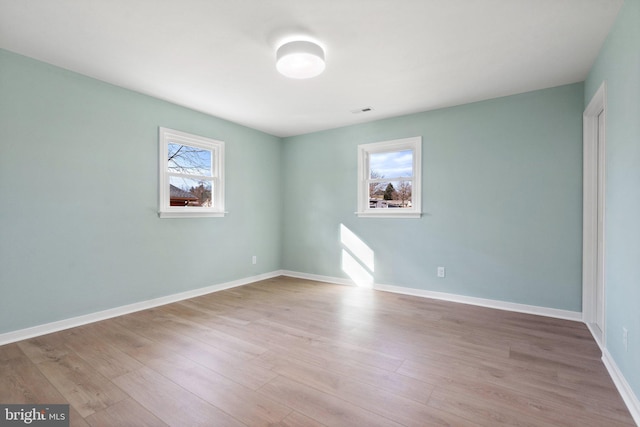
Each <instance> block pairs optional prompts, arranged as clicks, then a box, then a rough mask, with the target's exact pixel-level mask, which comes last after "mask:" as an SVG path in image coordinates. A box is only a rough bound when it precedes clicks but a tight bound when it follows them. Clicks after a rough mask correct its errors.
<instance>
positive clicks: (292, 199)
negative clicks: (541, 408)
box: [283, 83, 584, 311]
mask: <svg viewBox="0 0 640 427" xmlns="http://www.w3.org/2000/svg"><path fill="white" fill-rule="evenodd" d="M583 97H584V93H583V85H582V84H581V83H580V84H574V85H569V86H562V87H558V88H553V89H547V90H542V91H536V92H531V93H526V94H522V95H517V96H510V97H505V98H500V99H494V100H490V101H485V102H479V103H474V104H468V105H464V106H460V107H454V108H449V109H443V110H438V111H431V112H425V113H420V114H414V115H409V116H404V117H398V118H394V119H388V120H380V121H376V122H372V123H367V124H363V125H357V126H350V127H345V128H341V129H335V130H330V131H325V132H318V133H313V134H308V135H302V136H297V137H291V138H286V139H284V141H283V144H284V147H283V166H284V168H285V169H284V189H283V194H284V209H283V215H284V219H285V220H284V225H283V235H284V238H283V267H284V268H285V269H287V270H293V271H298V272H304V273H312V274H319V275H326V276H333V277H347V276H346V274H345V273H344V272H343V271H342V268H341V243H340V236H339V228H340V224H344V225H345V226H346V227H348V228H349V229H350V230H351V231H353V232H354V233H355V234H356V235H357V236H359V237H360V239H362V240H363V241H364V242H365V243H366V244H367V245H368V246H369V247H370V248H371V249H372V250H373V251H374V252H375V274H374V276H375V281H376V283H382V284H390V285H398V286H405V287H411V288H417V289H425V290H431V291H441V292H448V293H453V294H461V295H467V296H473V297H481V298H489V299H495V300H502V301H509V302H516V303H522V304H530V305H535V306H542V307H550V308H557V309H565V310H573V311H581V305H582V300H581V298H582V296H581V295H582V285H581V257H582V110H583V106H584V104H583ZM411 136H422V138H423V147H422V151H423V203H424V205H423V211H424V212H425V214H424V216H423V217H422V218H420V219H379V218H357V217H356V216H355V215H354V211H355V210H356V185H357V184H356V182H357V181H356V174H357V172H356V171H357V160H356V147H357V145H358V144H362V143H369V142H376V141H384V140H390V139H397V138H404V137H411ZM437 266H445V267H446V268H447V276H446V278H445V279H438V278H436V268H437Z"/></svg>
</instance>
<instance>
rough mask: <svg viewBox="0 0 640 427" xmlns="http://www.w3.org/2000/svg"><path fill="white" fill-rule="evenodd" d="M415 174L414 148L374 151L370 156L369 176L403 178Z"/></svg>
mask: <svg viewBox="0 0 640 427" xmlns="http://www.w3.org/2000/svg"><path fill="white" fill-rule="evenodd" d="M412 176H413V150H402V151H390V152H387V153H372V154H370V156H369V178H371V179H376V178H402V177H412Z"/></svg>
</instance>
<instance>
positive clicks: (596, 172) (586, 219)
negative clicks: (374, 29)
mask: <svg viewBox="0 0 640 427" xmlns="http://www.w3.org/2000/svg"><path fill="white" fill-rule="evenodd" d="M601 113H602V114H604V119H605V121H606V84H605V82H602V84H601V85H600V87H599V88H598V90H597V91H596V93H595V95H593V98H591V101H590V102H589V105H588V106H587V108H586V109H585V110H584V114H583V115H582V120H583V162H584V163H583V212H582V320H583V321H584V322H585V323H586V325H587V326H588V327H589V330H590V331H591V333H592V335H593V336H594V338H595V340H596V342H597V343H598V345H599V346H600V348H601V349H604V347H605V345H606V328H605V325H604V323H603V324H602V325H601V328H599V327H598V326H597V318H596V316H597V307H596V304H597V298H596V289H597V280H598V277H597V276H598V261H599V259H598V254H599V253H600V254H604V238H602V239H598V211H599V212H601V213H602V215H604V203H605V198H604V191H602V190H603V188H604V186H601V188H600V189H598V184H599V183H603V182H604V181H603V180H604V176H605V175H604V167H600V168H598V158H599V157H600V158H601V159H603V158H604V157H603V156H604V153H605V150H604V145H605V138H604V136H605V134H606V132H604V129H600V128H599V126H598V117H599V116H600V114H601ZM599 130H600V132H599ZM598 133H600V140H599V135H598ZM598 151H600V153H598ZM602 164H604V162H601V165H602ZM599 191H600V193H601V194H600V197H598V192H599ZM603 219H604V218H602V219H601V220H603ZM600 274H604V273H603V272H602V271H601V272H600ZM603 286H604V281H603ZM604 295H606V292H604ZM604 295H603V298H602V301H601V303H602V305H603V308H602V310H604V308H605V307H606V304H605V301H604V298H605V297H604ZM603 312H604V311H603ZM604 319H605V320H604V321H605V322H606V315H605V316H604Z"/></svg>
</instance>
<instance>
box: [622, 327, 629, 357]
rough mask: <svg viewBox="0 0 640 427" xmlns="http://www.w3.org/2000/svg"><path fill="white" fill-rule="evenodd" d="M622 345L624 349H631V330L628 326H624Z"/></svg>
mask: <svg viewBox="0 0 640 427" xmlns="http://www.w3.org/2000/svg"><path fill="white" fill-rule="evenodd" d="M622 346H623V347H624V351H627V350H629V331H628V330H627V328H622Z"/></svg>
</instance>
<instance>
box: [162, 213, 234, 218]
mask: <svg viewBox="0 0 640 427" xmlns="http://www.w3.org/2000/svg"><path fill="white" fill-rule="evenodd" d="M227 213H228V212H166V211H165V212H158V216H159V217H160V218H221V217H224V216H225V215H226V214H227Z"/></svg>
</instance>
